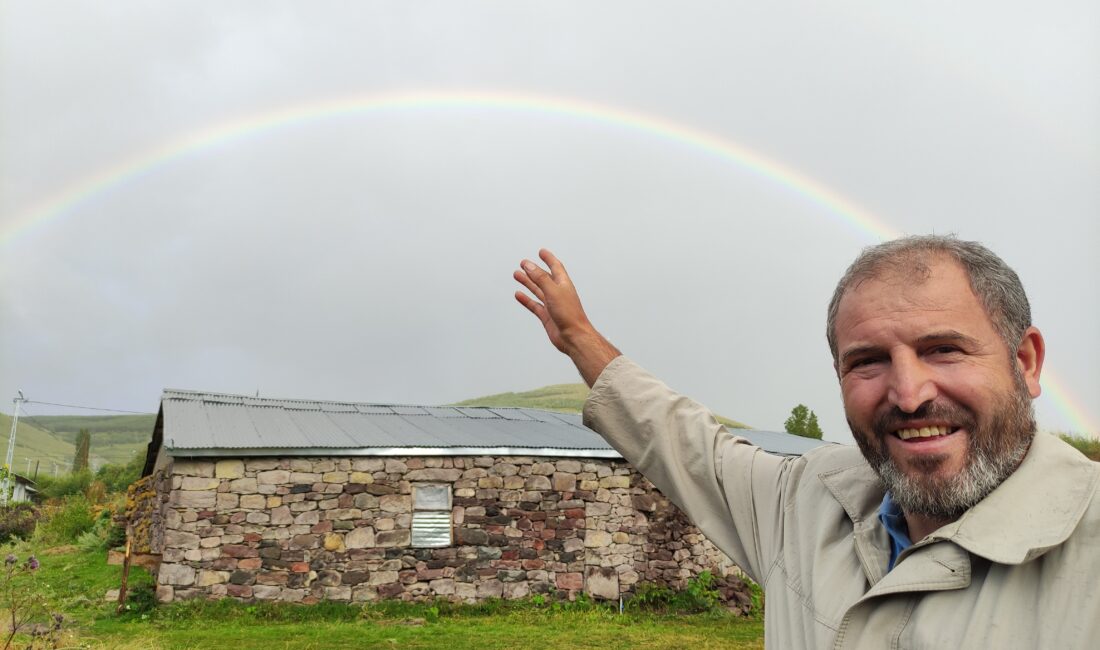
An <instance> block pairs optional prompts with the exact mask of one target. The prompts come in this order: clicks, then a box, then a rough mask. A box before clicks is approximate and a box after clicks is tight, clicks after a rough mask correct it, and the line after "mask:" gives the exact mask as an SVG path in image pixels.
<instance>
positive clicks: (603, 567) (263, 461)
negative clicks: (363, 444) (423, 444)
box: [153, 456, 737, 603]
mask: <svg viewBox="0 0 1100 650" xmlns="http://www.w3.org/2000/svg"><path fill="white" fill-rule="evenodd" d="M422 484H430V485H446V486H449V487H450V489H451V490H452V504H453V507H452V510H451V523H452V525H453V529H452V532H453V537H452V542H453V543H452V545H451V546H447V547H442V548H415V547H413V546H412V544H411V542H412V535H411V528H412V526H411V523H412V512H413V502H412V499H413V498H412V494H413V487H414V486H416V485H422ZM162 485H163V486H165V489H166V490H168V492H167V494H166V495H165V496H166V498H165V499H164V505H163V512H162V515H161V519H162V521H163V527H164V532H163V535H162V536H153V539H156V541H157V544H158V545H159V546H160V548H154V549H153V551H154V552H158V551H159V552H160V553H161V565H160V569H159V571H158V574H157V583H158V587H157V597H158V599H159V600H160V601H162V602H169V601H172V600H176V599H184V598H194V597H205V598H221V597H226V596H230V597H233V598H237V599H241V600H253V599H256V600H281V601H290V602H301V603H313V602H318V601H321V600H334V601H353V602H361V601H370V600H375V599H379V598H396V599H401V600H427V599H434V598H446V599H451V600H462V601H474V600H479V599H484V598H522V597H525V596H528V595H531V594H547V595H551V596H554V597H564V598H574V597H575V596H576V595H577V594H580V593H582V592H583V593H587V594H589V595H591V596H593V597H596V598H604V599H617V598H618V597H619V596H620V595H623V594H629V593H631V592H632V591H633V589H634V587H635V585H637V584H638V583H639V582H655V583H659V584H665V585H668V586H671V587H674V588H681V587H683V586H684V584H685V583H686V581H687V580H688V579H690V578H691V577H693V576H695V575H697V574H698V573H699V572H701V571H703V570H710V571H711V572H712V573H713V574H715V575H716V576H719V577H723V576H726V575H728V574H730V573H736V572H737V569H736V567H735V566H734V565H733V564H732V562H731V561H730V560H729V559H728V558H727V557H726V556H725V555H723V554H722V553H721V552H720V551H718V550H717V549H716V548H715V547H714V546H713V545H712V544H710V542H708V541H707V540H706V539H705V538H704V537H703V535H702V534H701V533H700V532H699V531H698V530H697V529H696V528H695V527H693V526H692V525H691V524H690V523H689V522H688V521H687V519H686V517H685V516H684V515H683V514H682V513H681V512H680V511H679V509H677V508H676V507H675V506H673V505H672V504H671V503H669V501H668V500H667V499H665V498H664V497H663V496H662V495H661V494H660V493H659V492H658V491H657V490H656V489H655V488H654V487H653V485H652V484H650V483H649V481H647V480H646V479H644V478H643V477H642V476H641V475H640V474H638V473H637V472H636V471H634V470H633V469H632V468H631V467H630V466H629V465H628V464H627V463H625V462H622V461H610V460H592V459H556V458H555V459H548V458H535V457H514V456H504V457H489V456H477V457H471V456H460V457H390V458H384V457H353V458H323V457H310V458H289V459H279V458H243V459H240V458H238V459H218V460H201V459H200V460H184V459H176V460H175V461H174V462H173V463H172V464H170V465H169V466H168V467H167V468H166V470H165V478H164V481H163V483H162Z"/></svg>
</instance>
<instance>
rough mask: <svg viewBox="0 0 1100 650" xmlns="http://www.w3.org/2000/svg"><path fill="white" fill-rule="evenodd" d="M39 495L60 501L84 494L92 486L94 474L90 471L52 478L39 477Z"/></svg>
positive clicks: (44, 475) (46, 476) (46, 475)
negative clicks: (63, 498)
mask: <svg viewBox="0 0 1100 650" xmlns="http://www.w3.org/2000/svg"><path fill="white" fill-rule="evenodd" d="M37 483H38V493H39V494H41V495H42V496H43V497H45V498H47V499H60V498H62V497H67V496H73V495H75V494H84V492H85V491H87V489H88V486H89V485H91V484H92V473H91V472H89V471H88V470H84V471H82V472H73V473H70V474H62V475H61V476H50V475H48V474H43V475H41V476H39V477H38V480H37Z"/></svg>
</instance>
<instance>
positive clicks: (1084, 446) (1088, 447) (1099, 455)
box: [1058, 433, 1100, 461]
mask: <svg viewBox="0 0 1100 650" xmlns="http://www.w3.org/2000/svg"><path fill="white" fill-rule="evenodd" d="M1058 437H1059V438H1061V439H1062V440H1065V441H1066V442H1068V443H1069V444H1071V445H1073V446H1074V447H1075V448H1076V449H1077V451H1079V452H1081V453H1082V454H1084V455H1085V456H1087V457H1088V458H1090V459H1091V460H1096V461H1100V439H1097V438H1093V437H1090V436H1085V435H1077V434H1074V433H1060V434H1058Z"/></svg>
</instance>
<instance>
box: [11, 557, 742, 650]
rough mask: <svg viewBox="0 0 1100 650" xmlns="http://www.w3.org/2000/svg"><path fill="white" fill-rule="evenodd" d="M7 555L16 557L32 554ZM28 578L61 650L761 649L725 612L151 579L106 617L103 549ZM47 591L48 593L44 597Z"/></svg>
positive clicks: (139, 582) (58, 560)
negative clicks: (218, 597) (167, 601)
mask: <svg viewBox="0 0 1100 650" xmlns="http://www.w3.org/2000/svg"><path fill="white" fill-rule="evenodd" d="M0 550H2V551H3V553H4V554H6V553H7V552H8V551H10V550H14V551H15V552H16V554H17V555H19V557H20V558H21V559H22V558H25V557H26V555H27V554H28V553H29V552H30V550H31V549H29V548H27V547H25V546H20V547H14V549H0ZM39 558H40V560H41V568H40V569H39V571H38V573H37V574H36V575H35V580H36V582H37V584H38V586H39V588H46V589H48V591H49V593H50V600H51V602H52V604H53V605H54V606H55V607H56V608H59V609H60V610H61V611H63V612H64V613H65V615H66V628H67V632H66V633H65V639H64V641H65V643H64V646H63V647H81V648H102V649H107V648H110V649H112V650H116V649H118V650H125V649H130V648H133V649H138V648H142V649H164V650H169V649H179V650H183V649H191V648H211V649H213V648H218V649H221V648H234V649H235V650H245V649H251V648H256V649H263V650H273V649H275V648H278V649H280V650H282V649H298V650H306V649H321V648H334V647H339V648H446V649H448V650H465V649H469V650H488V649H493V648H532V647H539V648H599V649H601V650H608V649H616V648H623V649H625V648H654V649H655V648H700V649H703V648H739V649H749V648H754V649H759V648H763V647H764V645H763V624H762V623H761V621H759V620H757V619H742V618H737V617H734V616H732V615H728V614H725V613H711V614H697V615H690V616H687V615H682V616H662V615H658V614H651V613H627V614H623V615H620V614H618V612H617V611H616V610H615V608H614V607H612V606H602V605H592V604H587V605H586V604H583V603H582V604H581V605H579V606H578V605H576V604H567V603H557V604H555V603H552V602H544V603H533V602H523V603H513V602H505V601H490V602H487V603H484V604H481V605H478V606H455V605H450V604H446V603H443V604H439V605H430V604H421V605H412V604H404V603H386V604H382V605H377V606H369V607H366V608H364V607H360V606H355V605H346V604H340V603H322V604H321V605H315V606H301V605H289V604H267V603H265V604H259V605H250V604H243V603H236V602H232V601H220V602H206V601H191V602H186V603H176V604H172V605H161V606H155V607H154V606H152V605H151V601H150V598H151V593H152V592H151V589H152V584H151V579H150V578H149V576H148V574H146V573H145V572H144V571H142V570H141V569H136V568H135V569H134V570H132V572H131V587H132V588H133V589H134V591H135V596H136V598H135V599H134V600H132V601H131V609H130V611H128V612H125V613H123V614H122V615H116V614H115V613H114V603H111V602H106V601H104V599H103V596H104V594H105V593H106V592H107V590H108V589H111V588H117V587H118V584H119V576H120V568H119V567H117V566H108V565H107V564H106V562H105V554H104V552H102V551H81V550H80V549H78V548H76V547H61V548H58V549H52V550H46V551H44V552H41V553H39ZM46 585H48V587H46Z"/></svg>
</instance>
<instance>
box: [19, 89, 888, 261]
mask: <svg viewBox="0 0 1100 650" xmlns="http://www.w3.org/2000/svg"><path fill="white" fill-rule="evenodd" d="M450 109H478V110H483V111H484V110H488V111H519V112H527V113H533V114H542V115H550V116H555V115H556V116H563V117H570V118H575V119H580V120H585V121H588V122H595V123H599V124H604V125H607V126H610V127H613V128H618V129H625V130H627V131H635V132H641V133H645V134H648V135H652V136H656V137H658V138H661V139H664V140H668V141H671V142H674V143H679V144H680V145H683V146H686V147H689V148H693V149H696V150H700V151H704V152H707V153H709V154H712V155H714V156H716V157H718V158H721V159H723V160H726V161H729V162H732V163H734V164H735V165H737V166H739V167H741V168H743V169H745V170H747V171H749V172H751V173H755V174H757V175H758V176H761V177H764V178H766V179H768V180H770V181H772V182H775V183H777V184H778V185H780V186H781V187H784V188H786V189H788V190H790V191H792V192H793V193H794V194H796V195H800V196H802V197H804V198H806V199H808V200H809V201H811V202H813V203H816V204H818V205H820V206H822V207H824V208H825V209H826V211H827V212H828V213H829V214H831V215H833V216H834V217H836V218H837V219H839V220H840V221H842V222H843V223H845V224H846V225H847V226H849V227H851V228H852V229H854V230H855V231H856V232H857V233H859V234H860V235H862V236H866V235H868V234H869V235H871V236H872V237H874V238H875V239H880V240H881V239H890V238H893V237H896V236H897V234H898V233H897V232H895V231H894V230H893V229H891V228H890V227H889V226H887V225H886V224H885V223H883V222H882V221H881V220H880V219H878V218H877V217H875V216H874V215H872V214H871V213H870V212H868V211H867V210H865V209H863V208H861V207H860V206H858V205H856V204H855V203H853V202H852V201H850V200H848V199H846V198H845V197H843V196H841V195H840V194H839V193H837V192H835V191H833V190H832V189H830V188H828V187H826V186H825V185H824V184H822V183H821V182H819V181H817V180H814V179H813V178H810V177H809V176H806V175H804V174H802V173H800V172H798V171H797V170H795V169H793V168H791V167H788V166H786V165H783V164H781V163H780V162H778V161H776V160H772V159H769V158H767V157H766V156H764V155H762V154H760V153H758V152H756V151H753V150H751V149H749V148H748V147H745V146H743V145H741V144H738V143H737V142H734V141H732V140H728V139H725V138H722V137H719V136H717V135H715V134H713V133H708V132H706V131H702V130H699V129H694V128H691V127H689V126H686V125H683V124H679V123H677V122H673V121H671V120H668V119H664V118H661V117H656V116H652V115H646V114H642V113H637V112H632V111H627V110H624V109H621V108H617V107H613V106H607V105H603V104H595V103H591V102H583V101H578V100H574V99H567V98H562V97H553V96H547V95H534V94H522V93H505V92H467V91H454V92H399V93H384V94H376V95H357V96H352V97H340V98H333V99H328V100H324V101H316V102H310V103H307V104H301V105H294V106H286V107H282V108H277V109H274V110H270V111H264V112H261V113H256V114H252V115H246V116H243V117H239V118H236V119H231V120H227V121H225V122H220V123H218V124H214V125H207V126H204V127H200V128H198V129H195V130H193V131H190V132H187V133H184V134H182V135H180V136H179V137H176V138H173V139H171V140H168V141H166V142H163V143H161V144H159V145H157V146H154V147H152V148H150V149H148V150H146V151H142V152H139V153H137V154H134V155H132V156H129V157H126V158H123V159H122V160H119V161H117V162H115V163H114V164H112V165H110V166H108V167H106V168H103V169H100V170H98V171H96V172H95V173H92V174H89V175H88V176H86V177H84V178H80V179H78V180H76V181H74V182H72V183H70V184H68V185H66V186H64V187H62V188H60V189H59V190H58V191H56V192H55V193H54V194H53V195H52V196H50V197H48V198H46V199H44V200H42V201H40V202H38V203H36V204H35V205H32V206H30V207H29V208H28V209H26V210H23V211H21V212H20V213H18V214H17V215H16V216H15V218H14V219H10V220H5V223H4V224H2V225H0V250H3V248H5V247H6V246H8V245H10V243H11V242H12V240H14V239H15V238H17V237H18V236H20V235H21V234H24V233H27V232H30V231H31V230H33V229H35V228H40V227H42V226H45V225H46V224H48V223H50V222H51V221H54V220H57V219H59V218H61V217H62V216H63V215H65V214H68V213H70V212H71V211H72V208H73V207H75V206H77V205H79V204H81V203H84V202H86V201H88V200H90V199H92V198H94V197H96V196H98V195H100V194H102V193H103V192H106V191H108V190H110V189H113V188H116V187H118V186H120V185H124V184H125V183H127V182H129V181H132V180H134V179H137V178H138V177H140V176H143V175H145V174H147V173H149V172H150V171H152V170H153V169H155V168H158V167H161V166H163V165H166V164H168V163H171V162H172V161H175V160H178V159H180V158H183V157H187V156H191V155H195V154H199V153H201V152H203V151H206V150H209V149H211V148H214V147H217V146H219V145H222V144H225V143H227V142H231V141H234V140H240V139H244V138H247V137H253V136H256V135H260V134H264V133H268V132H271V131H275V130H278V129H283V128H287V127H291V126H297V125H301V124H305V123H310V122H316V121H320V120H326V119H331V118H336V117H343V116H349V115H360V116H361V115H369V114H372V113H383V112H398V111H409V110H450Z"/></svg>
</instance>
